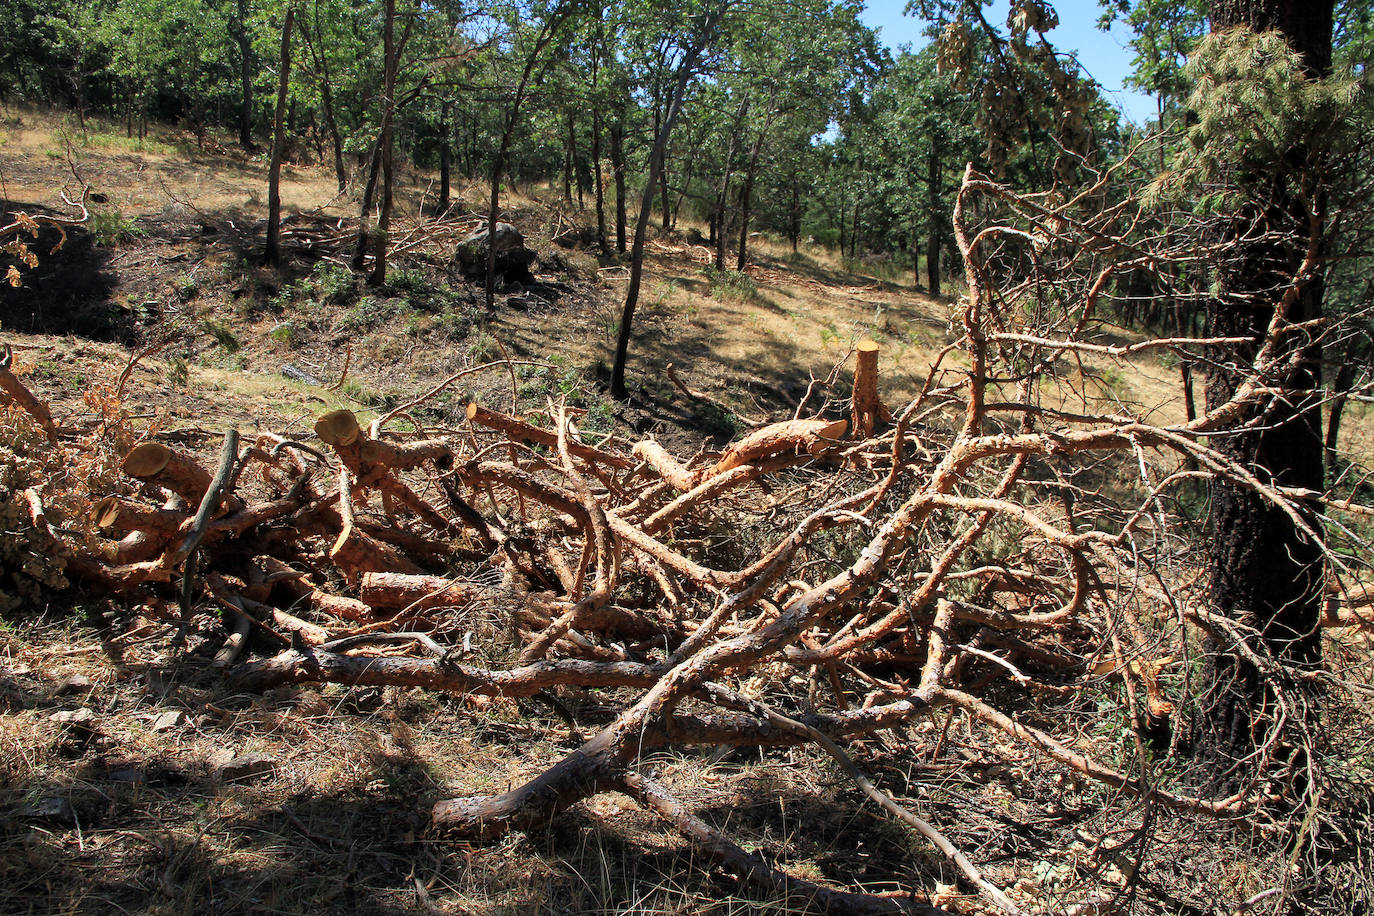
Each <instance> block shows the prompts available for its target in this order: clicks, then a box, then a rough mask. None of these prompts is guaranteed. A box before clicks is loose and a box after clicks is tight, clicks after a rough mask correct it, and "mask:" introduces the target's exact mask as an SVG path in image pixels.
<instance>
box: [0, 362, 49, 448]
mask: <svg viewBox="0 0 1374 916" xmlns="http://www.w3.org/2000/svg"><path fill="white" fill-rule="evenodd" d="M13 363H14V350H13V349H11V348H10V345H9V344H5V346H4V349H3V350H0V390H3V391H4V393H5V394H6V395H8V396H9V399H10V400H11V401H13V402H14V403H15V404H18V405H19V408H20V409H21V410H23V411H24V412H25V413H27V414H28V415H29V416H31V417H33V418H34V419H35V420H36V421H38V425H39V426H41V427H43V432H45V433H47V436H48V439H49V441H52V442H56V441H57V424H56V423H54V422H53V418H52V411H50V410H48V405H47V404H44V403H43V402H42V401H40V400H38V398H36V397H34V396H33V392H31V391H29V389H28V388H27V387H26V386H25V385H24V383H23V382H21V381H19V379H18V378H17V377H16V376H15V374H14V373H13V372H12V371H10V366H11V365H13Z"/></svg>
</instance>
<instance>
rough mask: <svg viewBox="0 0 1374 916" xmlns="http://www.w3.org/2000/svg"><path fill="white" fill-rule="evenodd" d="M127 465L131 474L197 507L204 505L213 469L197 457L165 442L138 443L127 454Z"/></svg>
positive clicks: (127, 472) (126, 470)
mask: <svg viewBox="0 0 1374 916" xmlns="http://www.w3.org/2000/svg"><path fill="white" fill-rule="evenodd" d="M123 468H124V473H125V474H128V475H129V476H130V477H133V478H135V479H138V480H147V481H151V482H153V483H156V484H158V485H159V486H162V487H164V488H166V489H168V490H170V491H171V492H173V493H175V494H177V495H178V496H180V497H181V498H183V499H185V500H186V501H187V502H189V503H190V504H191V505H193V506H196V505H200V501H201V500H202V499H204V498H205V492H206V491H207V490H209V489H210V472H209V471H207V470H205V468H203V467H201V466H200V465H199V464H198V463H197V462H196V461H195V459H193V458H191V457H189V456H188V455H185V454H183V453H182V452H179V451H177V450H176V449H173V448H170V447H169V446H166V445H163V444H162V443H161V442H144V443H142V444H141V445H138V446H135V447H134V449H133V450H132V451H130V452H129V454H127V455H125V456H124V463H123Z"/></svg>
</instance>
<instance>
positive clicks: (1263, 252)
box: [1194, 0, 1334, 792]
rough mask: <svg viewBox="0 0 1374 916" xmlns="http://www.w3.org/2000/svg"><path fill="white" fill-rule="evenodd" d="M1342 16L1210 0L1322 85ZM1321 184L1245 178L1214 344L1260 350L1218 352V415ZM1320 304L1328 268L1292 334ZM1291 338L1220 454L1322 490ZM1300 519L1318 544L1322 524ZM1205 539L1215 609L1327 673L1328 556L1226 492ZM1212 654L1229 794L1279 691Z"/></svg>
mask: <svg viewBox="0 0 1374 916" xmlns="http://www.w3.org/2000/svg"><path fill="white" fill-rule="evenodd" d="M1333 5H1334V4H1333V0H1312V2H1307V0H1214V2H1213V3H1212V4H1211V8H1210V18H1211V21H1212V28H1213V30H1215V31H1221V30H1226V29H1230V28H1234V27H1237V26H1248V27H1250V28H1251V29H1253V30H1255V31H1268V30H1276V31H1278V32H1280V33H1282V34H1283V36H1284V37H1285V38H1286V40H1287V41H1288V43H1289V45H1290V46H1291V47H1292V48H1293V49H1294V50H1295V51H1297V52H1298V53H1299V54H1300V55H1301V56H1302V58H1303V59H1304V61H1305V63H1306V65H1307V66H1308V68H1309V70H1310V72H1311V73H1312V74H1313V75H1321V74H1324V73H1326V71H1327V70H1328V69H1329V67H1330V62H1331V29H1332V11H1333ZM1314 174H1315V170H1313V169H1312V168H1311V167H1310V165H1309V161H1308V150H1307V149H1306V148H1305V147H1303V146H1299V147H1295V148H1294V149H1291V150H1289V151H1288V152H1287V153H1286V155H1284V156H1282V157H1281V158H1280V159H1279V160H1277V161H1276V162H1275V163H1274V167H1273V169H1266V170H1265V172H1264V174H1262V175H1261V174H1256V175H1241V176H1239V179H1240V183H1241V186H1242V187H1244V188H1245V189H1246V192H1247V201H1246V202H1245V203H1244V204H1243V205H1242V206H1241V207H1240V208H1239V210H1238V212H1237V213H1236V215H1235V216H1234V217H1231V218H1230V224H1229V226H1227V227H1226V228H1225V230H1224V232H1225V233H1226V237H1228V238H1229V239H1231V240H1232V241H1233V242H1234V248H1233V253H1232V255H1231V256H1230V258H1229V259H1227V260H1226V261H1225V262H1224V263H1222V265H1221V266H1220V267H1219V268H1218V274H1219V275H1218V281H1219V282H1218V291H1219V293H1218V295H1217V296H1216V298H1215V299H1213V300H1212V301H1211V302H1209V304H1208V313H1209V314H1208V316H1207V318H1208V334H1209V336H1226V337H1246V338H1249V339H1250V341H1251V342H1250V343H1248V344H1245V345H1242V346H1227V347H1212V348H1210V352H1209V353H1208V359H1207V365H1208V371H1207V384H1206V393H1207V406H1208V409H1209V411H1210V410H1212V409H1214V408H1215V407H1217V406H1218V405H1220V404H1222V403H1225V402H1226V401H1227V400H1229V399H1230V398H1231V396H1232V395H1233V394H1234V392H1235V391H1236V389H1237V388H1238V387H1239V386H1240V385H1241V384H1243V383H1244V381H1245V379H1246V378H1247V377H1248V374H1249V373H1248V370H1249V367H1250V365H1251V363H1252V360H1253V358H1254V356H1255V353H1256V352H1257V350H1258V348H1259V345H1260V341H1261V340H1262V339H1263V338H1264V336H1265V333H1266V329H1267V328H1268V326H1269V324H1270V321H1271V319H1272V318H1273V316H1274V308H1275V303H1276V302H1278V301H1279V297H1280V296H1281V295H1282V293H1283V291H1284V289H1285V288H1286V287H1287V286H1288V285H1289V284H1290V283H1292V281H1293V277H1294V276H1295V275H1296V274H1297V273H1298V269H1299V265H1300V264H1302V262H1303V260H1304V257H1305V256H1306V255H1307V254H1308V251H1309V245H1311V244H1312V242H1311V239H1312V235H1313V234H1314V233H1319V232H1320V230H1321V227H1320V222H1321V219H1320V217H1321V214H1322V210H1323V206H1322V196H1321V190H1320V186H1319V184H1318V180H1319V179H1317V178H1315V177H1314ZM1313 212H1315V213H1316V214H1317V219H1316V220H1313V219H1312V218H1311V214H1312V213H1313ZM1314 223H1315V224H1316V225H1315V226H1314ZM1322 294H1323V283H1322V280H1321V271H1320V269H1318V270H1317V271H1316V272H1315V274H1314V275H1313V277H1312V279H1311V280H1309V281H1308V282H1307V283H1306V284H1305V285H1304V286H1303V287H1302V288H1301V291H1300V293H1299V294H1298V296H1297V297H1296V301H1295V302H1294V303H1293V305H1292V307H1291V312H1290V314H1289V315H1288V316H1287V317H1288V321H1289V322H1290V323H1293V322H1303V321H1309V320H1311V319H1315V318H1318V317H1320V316H1321V313H1322ZM1288 337H1289V339H1288V340H1287V341H1286V342H1287V344H1288V348H1289V349H1288V352H1290V353H1292V352H1302V359H1301V360H1300V361H1299V362H1298V363H1297V364H1296V368H1295V369H1293V370H1292V371H1291V372H1290V373H1289V374H1288V377H1287V378H1283V379H1280V380H1278V382H1279V384H1281V385H1282V386H1283V387H1284V388H1286V389H1287V390H1286V392H1285V393H1284V395H1282V396H1279V397H1274V398H1272V399H1269V400H1268V401H1266V402H1263V403H1261V404H1258V405H1257V406H1255V407H1254V408H1252V409H1251V410H1250V411H1249V413H1248V415H1247V416H1244V417H1242V418H1240V419H1239V420H1237V421H1236V422H1235V423H1234V424H1232V425H1231V428H1230V430H1229V431H1225V432H1222V433H1220V434H1218V435H1215V436H1212V437H1211V442H1212V444H1213V446H1214V447H1216V448H1218V449H1219V450H1220V451H1221V452H1222V453H1223V454H1225V455H1226V456H1227V457H1228V458H1230V459H1232V460H1234V461H1236V462H1238V463H1240V464H1242V465H1244V466H1246V467H1248V468H1250V469H1251V470H1252V471H1253V472H1254V473H1255V474H1256V476H1258V477H1259V478H1260V479H1261V480H1262V481H1267V482H1273V483H1277V484H1281V485H1284V486H1294V487H1306V488H1309V489H1313V490H1318V491H1320V490H1321V489H1322V488H1323V486H1322V484H1323V468H1322V464H1323V448H1322V445H1323V443H1322V436H1321V408H1320V398H1319V397H1318V395H1317V392H1316V389H1317V387H1318V385H1319V382H1320V365H1321V353H1320V348H1319V346H1318V345H1317V344H1316V343H1315V342H1314V341H1313V340H1312V338H1311V337H1306V336H1302V334H1301V333H1294V334H1290V335H1289V336H1288ZM1304 517H1305V521H1306V523H1307V524H1308V525H1309V526H1311V528H1313V529H1314V530H1316V531H1320V525H1321V520H1320V518H1319V516H1318V515H1317V514H1316V513H1315V512H1310V511H1308V512H1305V513H1304ZM1209 526H1210V536H1209V538H1208V539H1207V548H1206V551H1207V561H1208V566H1209V570H1210V586H1211V597H1212V602H1213V605H1214V610H1215V611H1216V612H1218V613H1220V614H1223V615H1225V616H1226V617H1228V618H1230V619H1232V620H1235V621H1237V622H1238V623H1240V624H1241V625H1242V626H1243V627H1244V628H1245V629H1247V630H1249V631H1251V632H1254V633H1256V634H1257V635H1256V637H1255V638H1254V646H1253V648H1255V649H1257V650H1259V651H1261V652H1265V653H1268V654H1270V655H1271V656H1273V657H1274V658H1275V659H1277V660H1279V661H1281V662H1284V663H1287V664H1290V665H1297V666H1300V667H1309V666H1314V665H1317V664H1319V662H1320V660H1321V639H1320V637H1321V633H1320V629H1319V622H1320V615H1321V607H1322V590H1323V589H1322V586H1323V575H1324V570H1323V563H1322V553H1321V545H1319V544H1317V543H1315V542H1314V541H1313V540H1312V539H1311V538H1310V537H1307V536H1305V535H1304V534H1303V532H1302V531H1301V530H1300V529H1299V527H1298V526H1297V525H1296V524H1295V523H1294V522H1293V520H1292V519H1291V518H1289V516H1288V515H1286V514H1285V513H1284V512H1282V511H1280V510H1279V509H1277V508H1275V507H1274V506H1273V505H1272V504H1271V503H1269V502H1267V501H1266V500H1264V499H1263V498H1261V497H1260V496H1259V495H1258V494H1257V493H1255V492H1254V491H1253V490H1252V489H1251V488H1250V487H1247V486H1245V485H1243V484H1240V483H1236V482H1233V481H1230V480H1226V479H1219V480H1217V481H1216V482H1215V484H1214V485H1213V488H1212V506H1211V515H1210V518H1209ZM1209 649H1210V651H1209V653H1208V663H1207V671H1206V676H1205V685H1204V689H1205V693H1204V696H1203V697H1202V699H1201V702H1202V709H1201V715H1200V717H1199V721H1198V723H1197V724H1196V727H1195V734H1194V748H1195V751H1196V752H1197V755H1198V757H1199V759H1200V760H1202V761H1203V762H1205V763H1206V764H1207V768H1208V773H1209V779H1210V781H1211V783H1212V785H1213V787H1214V788H1215V789H1216V790H1217V791H1220V792H1227V791H1231V790H1234V789H1235V788H1236V787H1237V786H1239V785H1240V784H1241V783H1242V781H1243V780H1244V778H1245V765H1244V761H1246V760H1247V759H1249V758H1251V757H1252V756H1253V755H1254V753H1255V750H1256V748H1257V747H1258V746H1259V745H1260V744H1261V743H1262V741H1263V740H1264V739H1265V738H1266V737H1267V736H1268V735H1269V734H1270V729H1271V728H1272V726H1273V722H1274V720H1273V715H1274V710H1273V703H1272V697H1273V694H1272V685H1271V684H1270V683H1269V682H1268V681H1267V680H1266V679H1265V677H1264V676H1263V675H1262V674H1261V672H1260V671H1259V670H1258V669H1257V668H1256V667H1255V665H1253V664H1252V663H1250V662H1249V661H1246V660H1245V659H1244V658H1243V657H1242V656H1241V655H1240V654H1239V653H1237V652H1236V651H1234V649H1233V648H1232V647H1230V646H1228V645H1226V644H1224V643H1221V642H1217V643H1215V644H1213V645H1211V646H1210V647H1209Z"/></svg>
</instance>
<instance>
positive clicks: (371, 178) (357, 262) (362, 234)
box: [351, 135, 382, 270]
mask: <svg viewBox="0 0 1374 916" xmlns="http://www.w3.org/2000/svg"><path fill="white" fill-rule="evenodd" d="M381 169H382V138H381V136H380V135H378V137H377V142H376V143H374V144H372V157H371V160H370V162H369V165H368V168H367V184H366V185H364V186H363V203H362V207H361V208H360V212H359V215H358V241H357V244H356V245H355V246H354V248H353V260H352V262H351V263H352V265H353V269H354V270H362V269H363V265H364V264H365V263H366V262H367V246H368V241H369V239H370V235H369V233H368V231H367V221H368V219H369V218H371V216H372V202H373V201H374V200H375V199H376V197H377V176H378V175H379V174H380V173H381Z"/></svg>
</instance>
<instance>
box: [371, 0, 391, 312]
mask: <svg viewBox="0 0 1374 916" xmlns="http://www.w3.org/2000/svg"><path fill="white" fill-rule="evenodd" d="M383 9H384V13H383V17H384V18H383V23H382V60H383V73H382V139H381V151H382V212H381V214H380V215H379V216H378V218H377V237H376V240H375V245H376V248H375V251H376V258H375V260H374V261H373V264H372V274H371V275H370V276H369V277H368V278H367V282H368V283H369V284H371V285H372V286H381V285H382V284H383V283H385V282H386V249H387V245H388V244H389V241H390V240H389V239H388V238H387V233H388V232H390V230H391V207H392V170H391V165H392V146H393V145H394V144H393V143H392V137H393V133H394V131H393V127H392V125H393V123H394V121H395V117H396V41H395V30H396V0H385V5H384V7H383Z"/></svg>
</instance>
